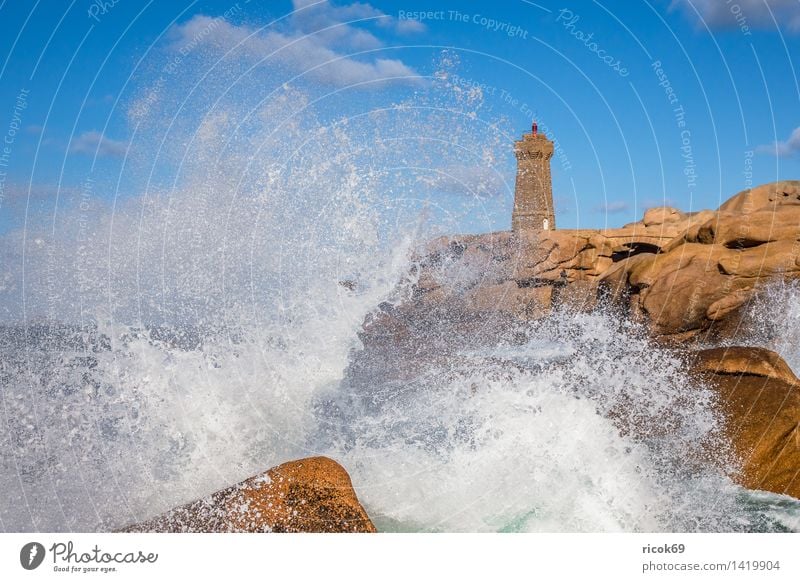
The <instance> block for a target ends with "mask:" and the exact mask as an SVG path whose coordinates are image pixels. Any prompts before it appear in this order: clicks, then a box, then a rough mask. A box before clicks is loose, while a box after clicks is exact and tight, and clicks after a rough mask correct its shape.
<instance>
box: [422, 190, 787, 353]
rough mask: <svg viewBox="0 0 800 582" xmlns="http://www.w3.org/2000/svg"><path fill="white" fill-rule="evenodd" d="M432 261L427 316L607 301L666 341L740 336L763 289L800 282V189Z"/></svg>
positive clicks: (457, 251) (503, 238)
mask: <svg viewBox="0 0 800 582" xmlns="http://www.w3.org/2000/svg"><path fill="white" fill-rule="evenodd" d="M423 255H424V256H422V257H421V258H420V261H419V267H418V273H417V275H418V282H417V284H416V286H415V295H414V302H416V303H418V307H430V306H431V305H432V304H436V303H440V302H452V303H458V304H460V305H462V306H463V307H464V309H466V310H467V311H469V312H472V313H476V314H477V313H481V312H487V311H492V312H503V313H506V314H509V315H512V316H514V317H519V318H523V319H535V318H538V317H542V316H544V315H546V314H547V313H549V312H550V311H551V310H552V309H553V308H554V307H561V306H568V307H571V308H574V309H579V310H591V309H594V308H595V307H596V306H597V304H598V302H606V303H608V304H611V305H614V306H616V307H618V308H621V309H622V310H623V311H624V312H625V313H626V314H627V315H628V316H629V317H631V318H632V319H634V320H637V321H642V322H644V323H646V324H647V325H648V326H649V328H650V329H651V331H652V332H653V335H655V336H658V337H660V338H662V339H668V340H675V341H683V340H685V339H687V338H692V337H698V336H700V335H701V334H703V333H704V332H708V333H712V334H717V335H719V334H727V335H735V333H734V332H732V331H731V330H730V326H731V325H733V326H734V327H735V325H736V322H737V319H736V318H737V316H739V315H740V314H741V308H742V307H743V306H746V305H747V303H748V302H749V301H750V300H752V299H753V297H754V296H755V295H756V294H757V293H758V291H759V290H760V289H763V287H764V286H765V285H766V284H768V283H770V282H774V281H777V280H783V281H786V280H790V279H795V278H798V276H800V262H798V255H800V181H788V182H777V183H773V184H767V185H764V186H759V187H757V188H753V189H751V190H746V191H744V192H740V193H739V194H737V195H735V196H734V197H733V198H731V199H730V200H728V201H727V202H725V203H724V204H723V205H722V206H720V207H719V208H718V209H717V210H714V211H711V210H704V211H701V212H694V213H682V212H680V211H679V210H677V209H674V208H668V207H662V208H653V209H651V210H648V211H647V212H646V213H645V215H644V217H643V219H642V220H641V221H639V222H635V223H632V224H628V225H625V226H623V227H621V228H616V229H607V230H556V231H545V232H537V233H530V234H529V233H512V232H498V233H490V234H483V235H470V236H454V237H445V238H440V239H437V240H435V241H433V242H432V243H431V244H430V245H429V247H428V248H427V249H426V251H425V252H424V253H423Z"/></svg>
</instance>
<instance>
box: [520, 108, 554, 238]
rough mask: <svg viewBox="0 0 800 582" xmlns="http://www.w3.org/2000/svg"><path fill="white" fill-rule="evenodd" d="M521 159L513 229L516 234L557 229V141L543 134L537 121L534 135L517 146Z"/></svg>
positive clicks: (533, 131)
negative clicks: (554, 161) (554, 171)
mask: <svg viewBox="0 0 800 582" xmlns="http://www.w3.org/2000/svg"><path fill="white" fill-rule="evenodd" d="M514 153H515V154H516V157H517V180H516V184H515V188H514V212H513V214H512V215H511V228H512V230H514V231H541V230H554V229H555V227H556V215H555V208H554V206H553V184H552V180H551V177H550V158H552V157H553V142H552V141H550V140H549V139H547V136H546V135H544V134H541V133H539V128H538V125H537V124H536V122H534V123H533V124H532V126H531V132H530V133H526V134H524V135H523V136H522V139H521V140H519V141H517V142H515V143H514Z"/></svg>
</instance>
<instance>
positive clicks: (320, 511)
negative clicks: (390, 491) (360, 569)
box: [122, 457, 376, 533]
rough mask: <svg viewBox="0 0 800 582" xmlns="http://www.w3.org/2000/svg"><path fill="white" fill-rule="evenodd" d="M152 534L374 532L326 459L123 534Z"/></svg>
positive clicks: (287, 466)
mask: <svg viewBox="0 0 800 582" xmlns="http://www.w3.org/2000/svg"><path fill="white" fill-rule="evenodd" d="M122 531H124V532H151V533H179V532H181V533H228V532H246V533H259V532H276V533H281V532H286V533H297V532H314V533H323V532H331V533H333V532H359V533H372V532H375V531H376V529H375V526H374V525H373V524H372V522H371V521H370V519H369V516H368V515H367V513H366V511H364V508H363V507H362V506H361V504H360V503H359V501H358V498H357V497H356V493H355V491H354V490H353V485H352V483H351V481H350V477H349V476H348V474H347V472H346V471H345V470H344V468H342V466H341V465H339V464H338V463H337V462H335V461H333V460H331V459H328V458H326V457H312V458H308V459H302V460H299V461H290V462H288V463H284V464H283V465H279V466H278V467H274V468H272V469H270V470H269V471H267V472H266V473H263V474H261V475H256V476H255V477H251V478H250V479H247V480H246V481H243V482H242V483H239V484H238V485H234V486H232V487H228V488H227V489H223V490H222V491H218V492H216V493H213V494H211V495H209V496H208V497H205V498H203V499H198V500H196V501H192V502H191V503H188V504H186V505H183V506H181V507H178V508H176V509H173V510H171V511H169V512H167V513H165V514H163V515H160V516H157V517H154V518H152V519H150V520H147V521H145V522H142V523H138V524H136V525H133V526H130V527H127V528H125V529H124V530H122Z"/></svg>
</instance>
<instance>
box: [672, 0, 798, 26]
mask: <svg viewBox="0 0 800 582" xmlns="http://www.w3.org/2000/svg"><path fill="white" fill-rule="evenodd" d="M672 7H673V8H679V9H680V10H681V11H682V12H684V13H685V14H686V15H687V16H688V17H689V18H690V19H692V20H697V22H698V24H699V25H702V23H703V22H705V24H707V25H708V26H709V27H710V28H730V27H738V26H743V25H744V26H749V27H750V28H773V29H774V28H776V26H775V22H777V23H778V24H779V25H786V26H788V28H789V29H790V30H793V31H800V2H798V0H734V1H727V0H672ZM773 18H774V21H773Z"/></svg>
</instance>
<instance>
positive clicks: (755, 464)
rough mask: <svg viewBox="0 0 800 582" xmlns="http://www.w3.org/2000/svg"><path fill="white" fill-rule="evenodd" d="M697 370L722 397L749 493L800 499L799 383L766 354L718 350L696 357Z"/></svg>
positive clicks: (752, 350) (777, 359)
mask: <svg viewBox="0 0 800 582" xmlns="http://www.w3.org/2000/svg"><path fill="white" fill-rule="evenodd" d="M693 358H694V362H693V370H694V371H695V372H696V373H698V374H699V375H700V376H701V377H702V378H703V379H704V380H705V381H706V384H707V385H709V386H711V387H713V388H714V389H715V390H716V391H717V394H718V403H719V406H720V408H721V410H722V413H723V415H724V417H725V430H726V432H727V437H728V440H729V441H730V442H731V443H732V445H733V447H734V449H735V453H736V456H737V457H738V458H739V459H740V461H741V463H742V467H741V472H740V474H739V475H736V476H735V477H736V478H737V480H738V481H739V483H740V484H741V485H743V486H744V487H747V488H749V489H761V490H765V491H772V492H774V493H782V494H785V495H791V496H792V497H795V498H798V499H800V381H798V379H797V377H796V376H795V375H794V373H793V372H792V371H791V369H790V368H789V366H788V365H787V364H786V362H784V361H783V360H782V359H781V358H780V356H778V355H777V354H776V353H774V352H771V351H769V350H765V349H763V348H743V347H730V348H714V349H709V350H702V351H699V352H696V353H695V354H694V355H693Z"/></svg>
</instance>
